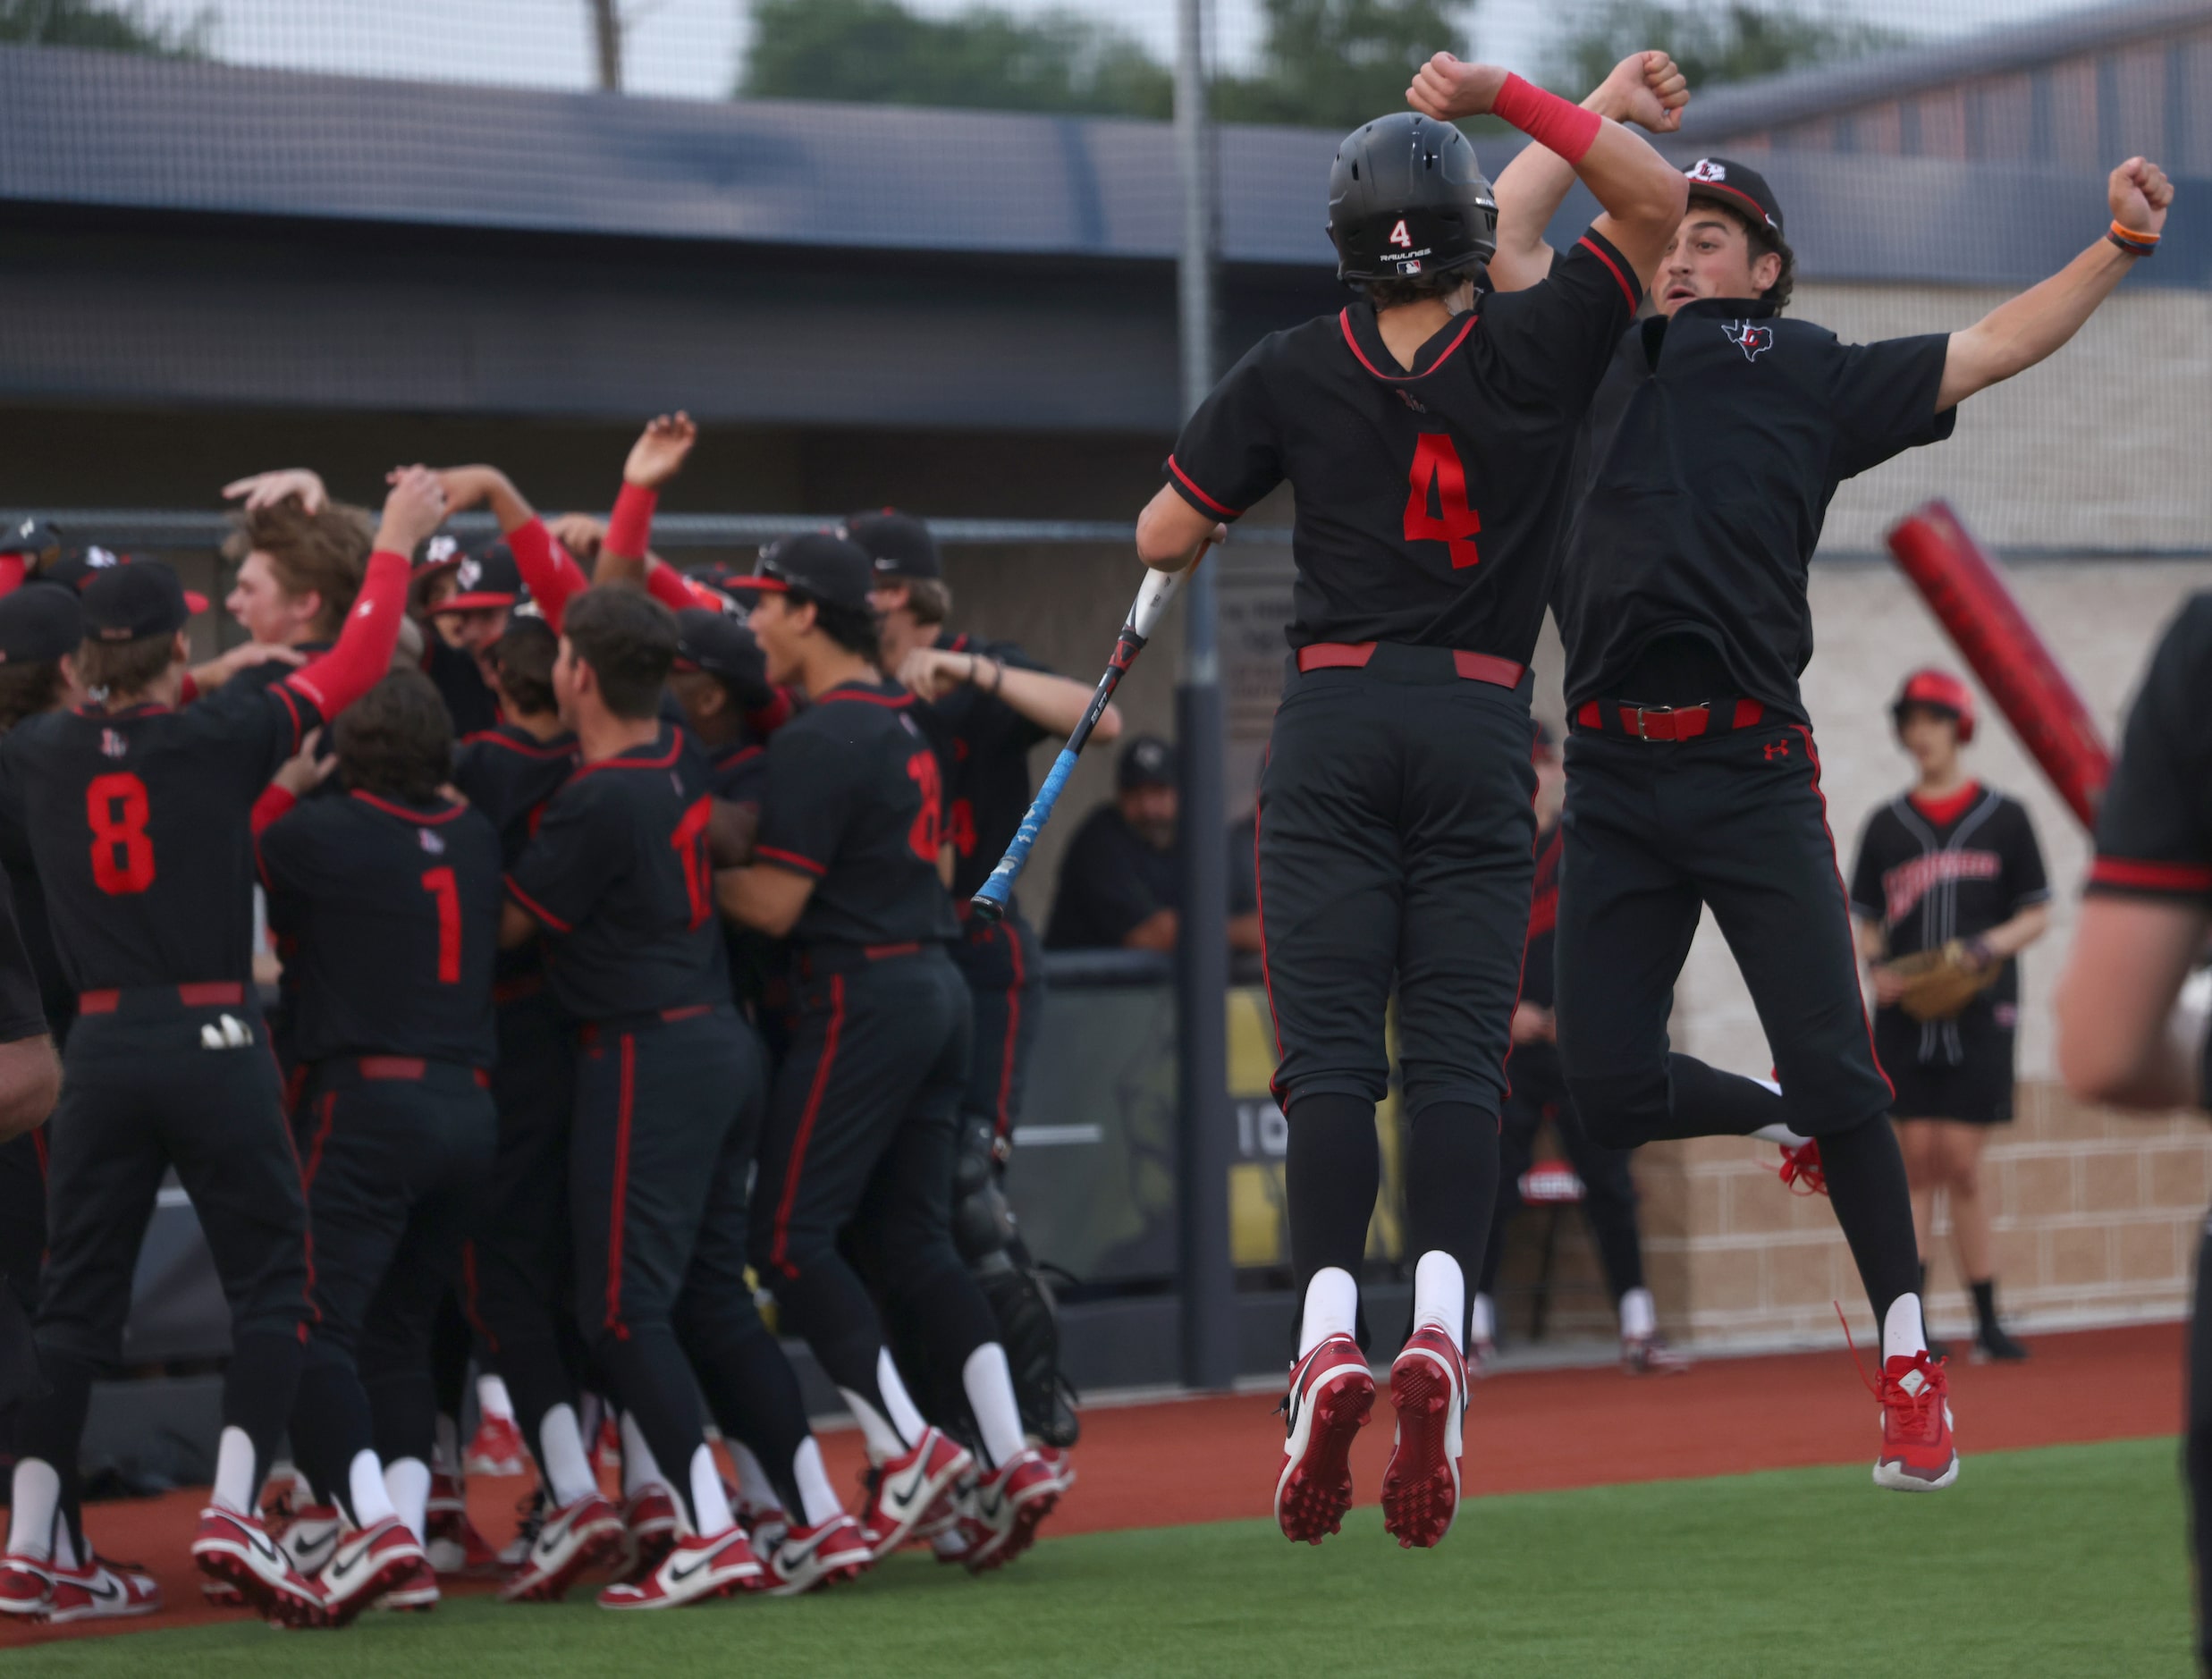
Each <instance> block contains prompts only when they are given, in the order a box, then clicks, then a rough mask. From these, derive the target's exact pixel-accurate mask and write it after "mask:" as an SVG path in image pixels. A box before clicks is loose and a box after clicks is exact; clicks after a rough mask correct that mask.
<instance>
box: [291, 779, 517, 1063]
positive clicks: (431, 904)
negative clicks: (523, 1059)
mask: <svg viewBox="0 0 2212 1679" xmlns="http://www.w3.org/2000/svg"><path fill="white" fill-rule="evenodd" d="M259 851H260V861H261V881H262V884H263V885H264V886H266V888H267V889H268V894H269V927H270V930H271V931H272V932H274V933H275V934H276V936H277V938H278V940H279V941H280V949H282V950H283V956H284V974H285V978H286V980H287V982H288V989H289V990H290V992H291V998H292V1013H291V1018H290V1021H289V1023H288V1024H289V1025H290V1028H291V1050H292V1054H293V1058H294V1059H296V1060H298V1061H300V1062H301V1063H310V1062H315V1061H320V1060H325V1059H328V1058H330V1057H332V1056H336V1055H397V1056H420V1057H422V1058H424V1059H428V1060H434V1061H452V1062H456V1063H459V1064H460V1065H461V1066H463V1067H490V1066H491V1065H492V1062H493V1060H494V1058H495V1057H496V1055H497V1053H498V1047H497V1042H496V1040H495V1038H494V1035H493V1030H492V958H493V953H494V951H495V950H496V949H498V946H499V909H500V879H499V875H500V870H499V861H500V858H499V834H498V831H496V830H495V829H494V827H493V826H492V824H491V822H490V820H489V819H488V818H486V817H485V815H484V814H483V813H482V812H481V811H478V810H476V809H475V808H473V807H471V806H468V805H463V804H460V803H457V802H454V801H452V800H447V799H439V800H437V801H436V802H435V803H434V804H430V805H401V804H397V803H393V802H392V801H389V800H386V799H382V798H378V797H376V796H375V795H374V794H371V793H367V792H363V791H362V790H361V789H359V788H356V789H353V790H352V791H351V792H350V793H349V794H347V795H346V796H345V797H333V798H311V799H308V800H306V801H304V802H303V803H301V804H300V805H299V806H296V807H295V808H294V809H293V810H292V811H291V814H288V815H285V816H282V817H280V818H278V820H277V821H276V822H275V823H274V824H273V825H271V826H270V827H269V828H268V829H267V830H266V831H265V832H264V833H263V834H262V836H261V840H260V845H259Z"/></svg>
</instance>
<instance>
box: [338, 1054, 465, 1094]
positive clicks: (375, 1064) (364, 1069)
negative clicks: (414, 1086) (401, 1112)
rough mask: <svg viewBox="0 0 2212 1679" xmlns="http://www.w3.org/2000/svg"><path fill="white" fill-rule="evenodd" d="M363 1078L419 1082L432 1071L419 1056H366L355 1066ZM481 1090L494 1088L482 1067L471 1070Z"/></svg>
mask: <svg viewBox="0 0 2212 1679" xmlns="http://www.w3.org/2000/svg"><path fill="white" fill-rule="evenodd" d="M353 1066H354V1069H355V1070H356V1071H357V1072H359V1074H360V1076H362V1077H363V1078H376V1079H384V1078H397V1079H406V1080H408V1081H409V1082H410V1083H412V1082H418V1081H419V1080H420V1079H421V1078H422V1077H423V1076H425V1075H426V1074H427V1073H428V1072H429V1070H430V1063H429V1062H427V1061H426V1060H424V1059H422V1057H421V1056H419V1055H364V1056H363V1057H361V1059H359V1060H358V1061H356V1062H354V1064H353ZM469 1073H470V1074H471V1075H472V1076H474V1077H475V1079H476V1081H477V1087H478V1088H479V1089H482V1090H489V1089H491V1088H492V1076H491V1075H490V1074H489V1073H487V1072H485V1070H484V1069H483V1068H482V1067H470V1068H469Z"/></svg>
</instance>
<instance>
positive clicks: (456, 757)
mask: <svg viewBox="0 0 2212 1679" xmlns="http://www.w3.org/2000/svg"><path fill="white" fill-rule="evenodd" d="M577 763H578V759H577V755H576V737H575V736H574V735H571V734H567V733H562V734H559V735H555V736H554V737H553V738H552V739H550V740H540V739H539V738H537V737H536V735H533V734H531V733H530V732H529V731H528V730H526V729H517V728H516V727H514V725H513V724H511V723H501V724H499V725H498V726H497V727H495V728H492V729H486V730H482V731H481V732H479V733H477V734H472V735H469V736H467V737H466V738H463V739H462V740H460V742H459V743H458V744H457V745H456V746H455V747H454V748H453V785H454V786H455V787H457V788H459V789H460V793H461V797H464V798H466V799H467V800H468V801H469V803H470V804H471V805H473V806H476V807H477V809H478V810H480V811H482V812H483V813H484V814H485V818H486V819H487V820H488V821H489V822H490V823H491V824H492V826H493V828H494V830H495V831H497V832H498V834H499V856H500V866H501V867H502V868H505V869H511V868H512V867H514V865H515V864H516V862H517V861H518V860H519V858H520V857H521V856H522V853H523V850H524V848H526V847H527V846H528V844H529V842H530V836H531V835H532V834H534V833H536V831H537V823H538V819H539V818H540V817H541V816H542V815H543V814H545V804H546V801H547V800H549V799H550V798H552V797H553V795H554V794H555V793H557V792H559V791H560V790H561V783H562V782H563V781H566V780H568V779H569V777H570V776H571V775H573V774H575V773H576V766H577ZM544 966H545V952H544V950H543V949H541V948H540V946H539V943H538V941H536V940H535V939H533V940H532V941H530V942H529V943H528V944H526V945H523V946H521V947H519V949H512V950H502V951H501V952H500V953H499V960H498V963H497V966H496V968H495V970H494V971H495V974H496V976H497V977H498V978H500V979H502V980H509V979H513V978H516V977H517V976H519V975H520V974H535V973H536V972H537V971H538V970H539V969H541V968H542V967H544Z"/></svg>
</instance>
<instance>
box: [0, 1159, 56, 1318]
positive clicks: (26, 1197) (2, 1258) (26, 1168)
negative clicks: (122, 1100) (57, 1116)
mask: <svg viewBox="0 0 2212 1679" xmlns="http://www.w3.org/2000/svg"><path fill="white" fill-rule="evenodd" d="M45 1264H46V1129H45V1127H44V1126H41V1127H40V1128H39V1129H38V1130H36V1131H28V1132H25V1133H24V1134H23V1135H21V1136H20V1137H11V1138H9V1139H8V1141H7V1142H5V1143H0V1282H4V1285H5V1287H6V1288H7V1291H8V1292H9V1293H10V1294H12V1295H14V1296H15V1300H16V1304H19V1305H20V1306H21V1307H22V1309H23V1311H24V1312H25V1313H27V1314H28V1313H30V1312H36V1311H37V1310H38V1273H39V1271H40V1270H43V1269H44V1268H45Z"/></svg>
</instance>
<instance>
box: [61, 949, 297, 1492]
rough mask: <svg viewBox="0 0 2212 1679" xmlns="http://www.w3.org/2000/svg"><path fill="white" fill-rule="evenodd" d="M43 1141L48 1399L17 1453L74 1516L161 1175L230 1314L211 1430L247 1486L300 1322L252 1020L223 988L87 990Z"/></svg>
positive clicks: (289, 1230)
mask: <svg viewBox="0 0 2212 1679" xmlns="http://www.w3.org/2000/svg"><path fill="white" fill-rule="evenodd" d="M46 1132H47V1165H48V1173H49V1176H48V1180H47V1191H48V1194H47V1207H48V1219H49V1230H48V1236H47V1254H46V1281H45V1285H44V1287H43V1289H42V1290H41V1293H40V1297H39V1306H38V1320H37V1325H36V1331H35V1332H36V1336H37V1340H38V1356H39V1362H40V1366H41V1369H42V1371H43V1372H44V1374H45V1376H46V1381H47V1384H48V1388H49V1391H48V1392H47V1393H46V1394H45V1395H43V1396H35V1397H33V1398H31V1399H30V1400H28V1401H26V1402H25V1404H24V1405H23V1406H22V1407H21V1411H20V1413H19V1414H18V1433H17V1450H18V1452H19V1453H20V1454H21V1455H23V1456H26V1457H38V1458H41V1459H43V1460H44V1461H46V1463H48V1464H52V1465H53V1466H54V1468H55V1471H56V1472H57V1473H58V1474H59V1475H60V1476H61V1481H62V1502H63V1508H64V1509H65V1510H74V1508H75V1507H76V1504H77V1491H78V1486H77V1448H78V1445H79V1442H80V1438H81V1436H82V1434H83V1432H84V1420H85V1413H86V1409H87V1407H88V1405H89V1403H90V1400H91V1391H92V1382H93V1380H94V1379H95V1378H96V1377H97V1376H98V1375H100V1374H101V1373H103V1372H105V1371H109V1370H112V1369H113V1368H114V1365H115V1363H116V1361H117V1359H118V1357H119V1356H120V1354H121V1352H122V1330H123V1324H124V1321H125V1320H126V1319H127V1318H128V1317H129V1315H130V1310H131V1272H132V1270H134V1269H135V1267H136V1264H137V1261H138V1254H139V1243H140V1242H141V1241H142V1240H143V1239H144V1237H145V1235H146V1227H147V1223H148V1220H149V1219H151V1217H152V1216H153V1211H154V1198H155V1195H156V1193H157V1192H158V1191H159V1189H160V1187H161V1180H162V1177H163V1174H164V1173H165V1171H167V1170H168V1169H170V1168H171V1167H174V1168H175V1169H176V1174H177V1177H178V1178H179V1180H180V1181H181V1182H182V1185H183V1186H184V1190H185V1193H186V1194H189V1195H190V1197H191V1201H192V1210H193V1211H194V1212H195V1213H196V1214H197V1215H198V1219H199V1226H200V1230H201V1233H202V1234H203V1235H204V1236H206V1238H207V1247H208V1251H209V1253H210V1254H211V1255H212V1256H213V1258H214V1261H215V1271H216V1274H217V1276H219V1277H220V1278H221V1279H222V1283H223V1292H224V1297H225V1298H226V1299H227V1300H228V1302H229V1304H230V1308H231V1358H230V1363H229V1365H228V1366H227V1368H226V1369H225V1371H224V1383H223V1421H224V1425H225V1426H226V1427H234V1428H237V1429H239V1430H242V1431H243V1432H244V1433H245V1434H246V1436H247V1437H248V1438H249V1439H250V1440H251V1441H252V1442H253V1447H254V1452H255V1457H256V1460H257V1461H256V1464H255V1478H254V1485H255V1486H257V1487H258V1485H259V1484H260V1476H261V1474H262V1472H264V1471H265V1470H266V1467H267V1464H268V1462H269V1459H270V1456H271V1455H272V1453H273V1452H274V1450H275V1447H276V1445H277V1442H278V1441H279V1440H280V1439H282V1438H283V1432H284V1425H285V1422H286V1421H287V1419H288V1418H289V1417H290V1416H291V1408H292V1396H293V1392H294V1389H295V1388H297V1386H298V1384H299V1380H300V1358H301V1347H302V1344H303V1342H304V1340H305V1337H306V1333H307V1322H308V1317H309V1315H310V1312H311V1307H310V1304H309V1300H308V1221H307V1205H306V1200H305V1197H304V1194H303V1193H302V1190H301V1187H300V1161H299V1157H298V1156H297V1154H295V1153H294V1152H293V1148H292V1136H291V1127H290V1126H288V1125H287V1124H286V1122H285V1118H284V1109H283V1100H282V1096H281V1093H280V1091H279V1086H278V1079H277V1072H276V1062H275V1060H274V1058H273V1057H272V1056H271V1055H270V1053H269V1049H268V1044H267V1042H266V1038H265V1037H264V1036H263V1032H262V1022H261V1016H260V1012H259V1010H258V1009H257V1008H252V1007H251V1006H249V1005H248V1004H247V1003H246V1002H245V1001H244V988H243V987H242V986H240V985H235V984H207V985H195V986H185V987H178V986H165V987H160V988H148V989H146V990H142V991H122V992H116V991H105V992H92V993H88V994H87V995H86V997H85V998H84V999H83V1013H82V1014H81V1015H80V1017H79V1019H78V1022H77V1025H76V1026H75V1027H74V1029H73V1030H72V1032H71V1034H70V1040H69V1049H68V1052H67V1055H66V1057H65V1058H64V1059H63V1082H62V1099H61V1101H60V1103H59V1105H58V1106H57V1107H56V1108H55V1111H54V1115H53V1118H50V1119H49V1120H48V1121H47V1122H46Z"/></svg>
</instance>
